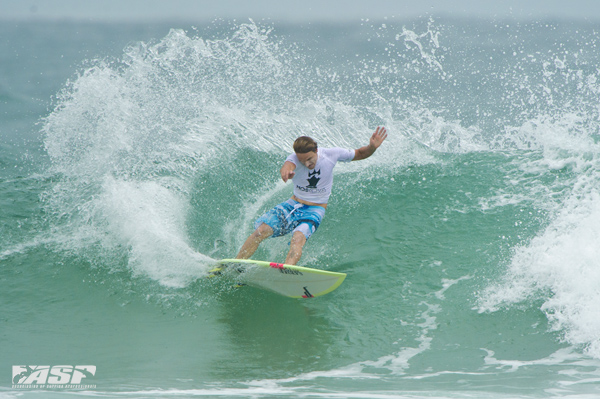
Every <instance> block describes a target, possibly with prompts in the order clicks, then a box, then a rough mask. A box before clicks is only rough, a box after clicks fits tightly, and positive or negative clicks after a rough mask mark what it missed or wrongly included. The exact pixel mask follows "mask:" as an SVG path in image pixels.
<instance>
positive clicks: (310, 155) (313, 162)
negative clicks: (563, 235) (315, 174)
mask: <svg viewBox="0 0 600 399" xmlns="http://www.w3.org/2000/svg"><path fill="white" fill-rule="evenodd" d="M317 151H319V150H315V151H310V152H307V153H304V154H296V156H297V157H298V160H299V161H300V162H302V165H304V166H306V167H307V168H308V169H314V168H315V166H317V160H318V159H319V156H318V155H317Z"/></svg>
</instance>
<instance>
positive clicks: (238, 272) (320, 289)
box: [210, 259, 346, 298]
mask: <svg viewBox="0 0 600 399" xmlns="http://www.w3.org/2000/svg"><path fill="white" fill-rule="evenodd" d="M217 263H218V264H219V266H218V267H217V268H216V269H214V270H212V271H211V272H210V273H212V274H213V275H216V274H218V275H223V276H226V277H229V278H231V279H233V280H234V281H235V282H236V283H240V284H247V285H249V286H253V287H257V288H262V289H264V290H268V291H272V292H275V293H277V294H280V295H283V296H287V297H290V298H314V297H317V296H321V295H325V294H328V293H330V292H331V291H333V290H335V289H336V288H337V287H339V286H340V285H341V284H342V282H343V281H344V279H345V278H346V274H345V273H337V272H330V271H327V270H319V269H311V268H309V267H302V266H294V265H286V264H282V263H274V262H264V261H258V260H250V259H222V260H220V261H218V262H217ZM219 268H221V269H220V270H219Z"/></svg>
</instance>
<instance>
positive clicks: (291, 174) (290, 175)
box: [281, 170, 296, 183]
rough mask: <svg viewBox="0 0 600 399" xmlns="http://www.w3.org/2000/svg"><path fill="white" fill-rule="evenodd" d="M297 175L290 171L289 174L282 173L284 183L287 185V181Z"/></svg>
mask: <svg viewBox="0 0 600 399" xmlns="http://www.w3.org/2000/svg"><path fill="white" fill-rule="evenodd" d="M295 174H296V172H294V171H293V170H290V171H288V172H287V174H284V173H282V174H281V178H282V179H283V181H284V182H286V183H287V181H288V180H289V179H291V178H293V177H294V175H295Z"/></svg>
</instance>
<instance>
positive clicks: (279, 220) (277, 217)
mask: <svg viewBox="0 0 600 399" xmlns="http://www.w3.org/2000/svg"><path fill="white" fill-rule="evenodd" d="M323 216H325V208H323V207H321V206H310V205H304V204H301V203H300V202H297V201H294V200H292V199H289V200H287V201H285V202H282V203H281V204H279V205H277V206H276V207H275V208H273V209H271V210H270V211H268V212H267V213H265V214H264V215H262V216H261V217H260V218H258V219H257V220H256V222H254V228H255V229H257V228H258V226H260V225H261V224H262V223H264V224H266V225H268V226H270V227H271V228H272V229H273V235H272V236H271V237H280V236H283V235H286V234H288V233H290V232H295V231H300V232H302V233H303V234H304V236H305V237H306V239H307V240H308V239H309V238H310V236H311V235H312V234H313V233H314V232H315V231H317V228H318V227H319V225H320V224H321V220H323Z"/></svg>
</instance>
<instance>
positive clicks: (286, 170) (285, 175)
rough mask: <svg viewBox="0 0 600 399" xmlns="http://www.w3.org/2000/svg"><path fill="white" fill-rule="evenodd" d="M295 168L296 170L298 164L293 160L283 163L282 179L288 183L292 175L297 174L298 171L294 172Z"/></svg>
mask: <svg viewBox="0 0 600 399" xmlns="http://www.w3.org/2000/svg"><path fill="white" fill-rule="evenodd" d="M294 170H296V165H294V164H293V163H292V162H290V161H285V163H284V164H283V166H282V167H281V170H280V172H281V180H283V181H284V182H285V183H287V181H288V180H289V179H291V178H292V177H294V175H295V174H296V172H294Z"/></svg>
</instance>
